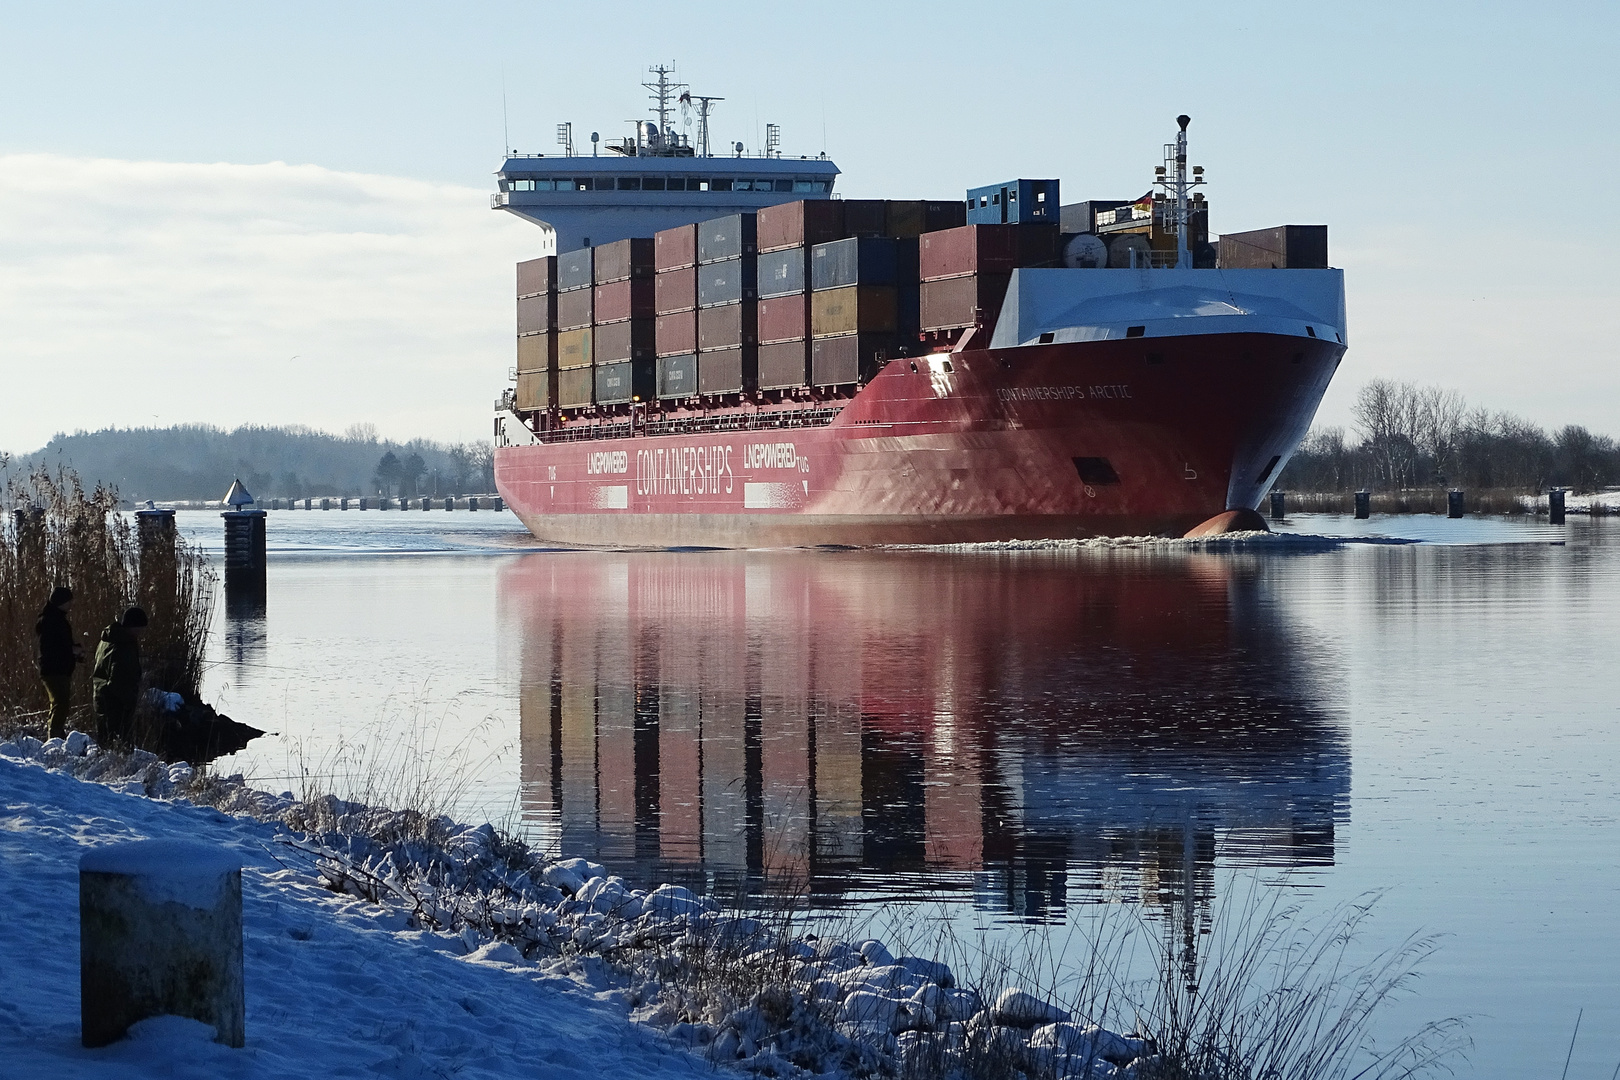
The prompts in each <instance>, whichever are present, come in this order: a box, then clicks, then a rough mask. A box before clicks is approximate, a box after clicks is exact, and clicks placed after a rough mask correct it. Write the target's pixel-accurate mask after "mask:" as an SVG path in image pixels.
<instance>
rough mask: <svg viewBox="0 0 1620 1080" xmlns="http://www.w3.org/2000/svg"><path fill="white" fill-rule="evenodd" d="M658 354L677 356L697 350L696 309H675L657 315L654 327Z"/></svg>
mask: <svg viewBox="0 0 1620 1080" xmlns="http://www.w3.org/2000/svg"><path fill="white" fill-rule="evenodd" d="M655 332H656V335H657V341H658V355H659V356H679V355H680V354H681V353H692V352H697V341H698V324H697V310H696V309H695V308H694V309H693V310H691V311H677V312H673V313H671V314H668V315H660V316H658V325H657V329H656V331H655Z"/></svg>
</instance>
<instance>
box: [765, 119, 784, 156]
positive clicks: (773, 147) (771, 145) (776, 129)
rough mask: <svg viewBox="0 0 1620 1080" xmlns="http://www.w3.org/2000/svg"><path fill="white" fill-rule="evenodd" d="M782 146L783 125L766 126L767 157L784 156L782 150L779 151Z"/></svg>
mask: <svg viewBox="0 0 1620 1080" xmlns="http://www.w3.org/2000/svg"><path fill="white" fill-rule="evenodd" d="M781 145H782V125H781V124H766V125H765V156H766V157H768V158H779V157H781V156H782V151H781V150H780V149H778V148H779V147H780V146H781Z"/></svg>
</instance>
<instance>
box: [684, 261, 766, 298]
mask: <svg viewBox="0 0 1620 1080" xmlns="http://www.w3.org/2000/svg"><path fill="white" fill-rule="evenodd" d="M754 259H755V256H753V255H748V256H745V257H743V258H741V259H727V260H726V261H725V262H717V263H709V264H707V265H706V266H700V267H698V287H697V294H698V296H697V301H698V307H700V308H706V307H716V306H718V305H720V304H735V303H738V302H739V301H743V300H752V299H754V298H755V295H756V294H755V291H754V290H755V278H756V277H757V275H758V271H757V270H756V269H755V266H754Z"/></svg>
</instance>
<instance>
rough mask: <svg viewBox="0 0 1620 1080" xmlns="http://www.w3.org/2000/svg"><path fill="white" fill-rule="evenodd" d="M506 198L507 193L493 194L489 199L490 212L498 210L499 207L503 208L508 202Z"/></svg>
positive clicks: (498, 192)
mask: <svg viewBox="0 0 1620 1080" xmlns="http://www.w3.org/2000/svg"><path fill="white" fill-rule="evenodd" d="M506 196H507V193H506V192H504V191H497V192H496V193H495V194H493V195H491V196H490V197H489V208H490V209H491V210H499V209H500V208H501V207H503V206H505V205H506V204H507V202H508V201H509V200H508V199H507V197H506Z"/></svg>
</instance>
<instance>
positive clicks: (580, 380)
mask: <svg viewBox="0 0 1620 1080" xmlns="http://www.w3.org/2000/svg"><path fill="white" fill-rule="evenodd" d="M595 392H596V369H595V368H593V367H580V368H564V369H563V370H561V371H559V372H557V404H558V405H560V406H561V407H563V408H565V409H575V408H578V407H579V406H581V405H589V404H590V403H591V396H592V395H593V394H594V393H595Z"/></svg>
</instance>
